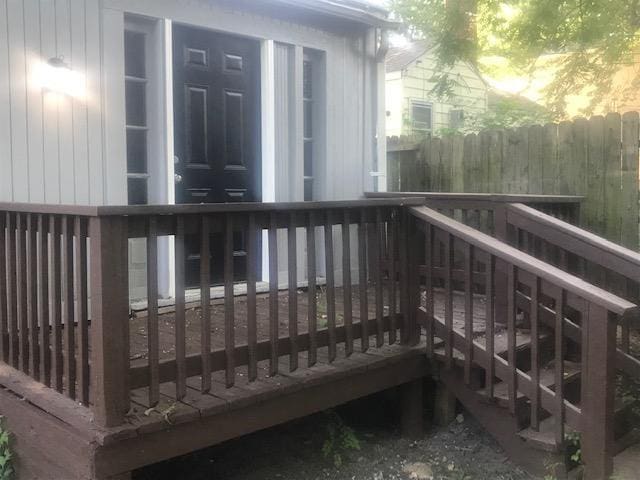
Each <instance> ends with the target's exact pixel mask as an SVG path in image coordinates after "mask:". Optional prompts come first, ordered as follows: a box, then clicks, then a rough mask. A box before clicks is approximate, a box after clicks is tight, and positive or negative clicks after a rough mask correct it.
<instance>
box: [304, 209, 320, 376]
mask: <svg viewBox="0 0 640 480" xmlns="http://www.w3.org/2000/svg"><path fill="white" fill-rule="evenodd" d="M307 280H308V282H309V285H308V288H307V296H308V302H309V312H308V316H307V321H308V322H309V362H308V365H309V366H310V367H312V366H313V365H315V364H316V362H317V359H318V336H317V331H318V296H317V293H318V292H317V287H316V224H315V215H314V213H313V211H310V212H309V213H308V218H307Z"/></svg>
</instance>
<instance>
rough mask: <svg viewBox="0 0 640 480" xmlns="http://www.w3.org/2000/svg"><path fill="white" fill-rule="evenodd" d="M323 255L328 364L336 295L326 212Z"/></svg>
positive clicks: (331, 357)
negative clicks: (325, 280)
mask: <svg viewBox="0 0 640 480" xmlns="http://www.w3.org/2000/svg"><path fill="white" fill-rule="evenodd" d="M324 255H325V269H326V277H327V329H328V331H329V362H333V361H334V360H335V359H336V293H335V269H334V258H333V218H332V212H331V210H327V213H326V219H325V225H324Z"/></svg>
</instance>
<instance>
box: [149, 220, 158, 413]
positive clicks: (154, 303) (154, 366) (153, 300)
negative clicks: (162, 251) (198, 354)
mask: <svg viewBox="0 0 640 480" xmlns="http://www.w3.org/2000/svg"><path fill="white" fill-rule="evenodd" d="M158 320H159V319H158V219H157V217H155V216H152V217H150V218H149V223H148V226H147V348H148V350H149V355H148V357H149V403H150V404H151V406H155V405H157V404H158V402H159V401H160V367H159V362H160V353H159V348H160V333H159V327H158Z"/></svg>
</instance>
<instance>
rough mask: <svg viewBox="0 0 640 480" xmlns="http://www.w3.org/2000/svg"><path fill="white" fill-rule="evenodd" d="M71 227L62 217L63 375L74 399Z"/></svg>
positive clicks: (74, 357)
mask: <svg viewBox="0 0 640 480" xmlns="http://www.w3.org/2000/svg"><path fill="white" fill-rule="evenodd" d="M73 253H74V245H73V225H72V221H71V218H70V217H69V216H68V215H65V216H63V217H62V323H63V324H64V333H65V335H64V343H65V345H64V350H65V353H64V358H65V362H64V366H65V370H64V374H65V377H66V381H67V382H66V383H67V395H68V396H69V397H70V398H74V399H75V398H76V338H75V337H76V335H75V318H74V291H73Z"/></svg>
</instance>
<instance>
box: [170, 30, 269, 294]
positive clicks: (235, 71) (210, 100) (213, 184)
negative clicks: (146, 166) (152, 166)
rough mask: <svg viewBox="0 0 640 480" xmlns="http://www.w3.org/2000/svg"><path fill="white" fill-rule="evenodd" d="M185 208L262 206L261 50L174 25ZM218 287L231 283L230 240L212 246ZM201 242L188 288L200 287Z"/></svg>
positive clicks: (195, 242)
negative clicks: (226, 271) (226, 253)
mask: <svg viewBox="0 0 640 480" xmlns="http://www.w3.org/2000/svg"><path fill="white" fill-rule="evenodd" d="M173 76H174V132H175V138H174V149H175V154H176V163H175V173H176V180H177V183H176V202H177V203H225V202H259V201H261V198H262V197H261V171H260V166H261V165H260V45H259V43H258V42H257V41H254V40H250V39H247V38H243V37H236V36H233V35H227V34H222V33H217V32H213V31H209V30H203V29H196V28H192V27H187V26H182V25H174V27H173ZM210 243H211V258H212V265H211V272H212V277H213V281H214V283H221V282H222V280H223V278H224V277H223V271H222V266H223V264H224V259H223V258H222V252H223V250H222V245H223V244H222V238H218V237H216V236H213V237H212V239H211V242H210ZM199 246H200V242H199V239H197V238H188V239H187V245H186V248H187V257H188V259H187V283H188V285H190V286H195V285H197V284H198V281H199V262H200V257H199V254H198V250H199ZM234 250H235V252H234V267H235V268H234V274H235V275H234V277H235V280H237V281H240V280H243V279H244V277H245V272H246V263H245V261H244V259H245V258H246V254H245V251H244V238H243V235H241V234H240V233H239V232H237V233H236V234H234Z"/></svg>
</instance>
